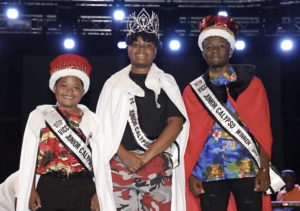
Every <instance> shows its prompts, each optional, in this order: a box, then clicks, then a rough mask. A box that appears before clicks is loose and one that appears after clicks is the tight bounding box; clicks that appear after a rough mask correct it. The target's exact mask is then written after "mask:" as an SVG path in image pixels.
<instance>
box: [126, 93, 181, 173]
mask: <svg viewBox="0 0 300 211" xmlns="http://www.w3.org/2000/svg"><path fill="white" fill-rule="evenodd" d="M128 96H129V117H128V123H129V126H130V128H131V131H132V133H133V136H134V139H135V141H136V143H137V144H138V145H139V146H140V147H142V148H143V149H144V150H148V149H149V148H150V146H151V145H152V144H153V142H155V140H151V139H149V138H147V136H146V135H145V134H144V132H143V131H142V129H141V126H140V124H139V118H138V112H137V106H136V102H135V97H134V95H132V94H130V93H128ZM165 152H166V153H168V154H170V156H171V161H172V165H173V168H175V167H177V166H179V145H178V143H177V142H176V141H174V142H173V143H172V144H171V146H169V147H168V148H167V149H166V150H165Z"/></svg>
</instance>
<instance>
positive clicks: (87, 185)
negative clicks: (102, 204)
mask: <svg viewBox="0 0 300 211" xmlns="http://www.w3.org/2000/svg"><path fill="white" fill-rule="evenodd" d="M37 192H38V193H39V195H40V198H41V202H42V208H40V209H38V211H88V210H91V198H92V196H93V195H94V194H95V192H96V189H95V184H94V181H93V179H92V178H90V177H82V178H74V179H71V180H60V179H58V178H56V177H53V176H41V177H40V179H39V182H38V185H37Z"/></svg>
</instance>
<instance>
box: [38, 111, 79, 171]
mask: <svg viewBox="0 0 300 211" xmlns="http://www.w3.org/2000/svg"><path fill="white" fill-rule="evenodd" d="M58 109H59V111H60V112H61V113H62V114H63V115H64V117H65V119H67V120H68V123H69V126H70V127H71V128H73V129H75V130H76V132H78V133H79V134H80V135H81V136H82V137H84V140H85V136H84V135H83V133H82V131H81V130H80V128H79V123H80V121H81V118H82V116H83V111H82V112H81V113H80V114H79V115H75V114H68V113H67V111H66V110H64V109H62V108H60V107H59V108H58ZM83 170H84V167H83V166H82V165H81V164H80V163H79V162H78V161H77V159H76V158H75V157H74V155H73V154H71V153H70V152H69V151H68V150H67V149H66V148H65V147H64V145H62V144H61V143H60V141H59V140H58V139H57V138H56V136H55V135H54V134H53V133H52V132H51V130H50V129H49V128H48V127H45V128H42V129H41V137H40V144H39V149H38V156H37V173H38V174H46V173H48V172H51V171H62V172H65V173H73V172H80V171H83Z"/></svg>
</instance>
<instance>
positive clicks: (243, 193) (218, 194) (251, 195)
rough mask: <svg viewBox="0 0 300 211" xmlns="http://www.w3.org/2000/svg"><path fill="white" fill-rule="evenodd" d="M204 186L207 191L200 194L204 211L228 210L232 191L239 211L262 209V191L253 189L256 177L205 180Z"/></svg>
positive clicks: (257, 210) (258, 210)
mask: <svg viewBox="0 0 300 211" xmlns="http://www.w3.org/2000/svg"><path fill="white" fill-rule="evenodd" d="M203 188H204V190H205V193H204V194H201V195H200V200H201V208H202V211H226V210H227V205H228V200H229V196H230V192H232V193H233V195H234V199H235V202H236V207H237V209H238V211H260V210H262V193H260V192H255V191H253V189H254V178H243V179H228V180H222V181H216V182H203Z"/></svg>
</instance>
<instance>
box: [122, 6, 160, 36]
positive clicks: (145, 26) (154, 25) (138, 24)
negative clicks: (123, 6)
mask: <svg viewBox="0 0 300 211" xmlns="http://www.w3.org/2000/svg"><path fill="white" fill-rule="evenodd" d="M158 30H159V20H158V16H157V15H156V14H155V13H154V12H153V11H152V16H151V17H150V15H149V13H148V12H147V11H146V10H145V8H143V9H142V10H141V11H140V12H139V14H138V15H137V16H136V15H135V12H133V13H132V14H131V15H129V17H128V21H127V31H128V33H127V36H130V35H132V34H134V33H138V32H146V33H154V34H155V35H156V36H157V37H158Z"/></svg>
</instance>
